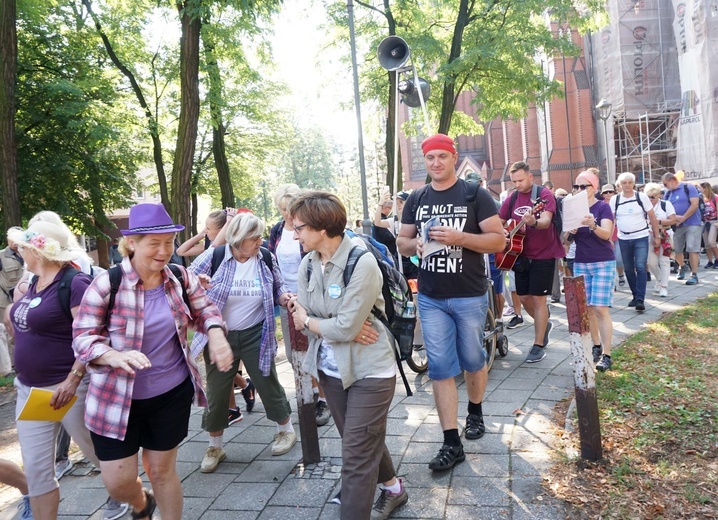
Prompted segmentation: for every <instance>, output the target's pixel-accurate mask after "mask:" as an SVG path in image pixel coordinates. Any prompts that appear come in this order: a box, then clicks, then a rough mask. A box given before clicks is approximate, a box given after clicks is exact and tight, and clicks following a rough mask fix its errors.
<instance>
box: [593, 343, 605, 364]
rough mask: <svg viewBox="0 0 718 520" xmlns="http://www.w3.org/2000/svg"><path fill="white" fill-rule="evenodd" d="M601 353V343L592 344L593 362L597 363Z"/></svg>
mask: <svg viewBox="0 0 718 520" xmlns="http://www.w3.org/2000/svg"><path fill="white" fill-rule="evenodd" d="M601 354H603V347H602V346H601V345H594V346H593V362H594V363H598V362H599V361H600V359H601Z"/></svg>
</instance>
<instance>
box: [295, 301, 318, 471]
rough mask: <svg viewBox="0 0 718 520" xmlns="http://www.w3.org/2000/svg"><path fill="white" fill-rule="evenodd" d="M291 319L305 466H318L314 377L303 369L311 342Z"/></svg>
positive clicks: (298, 409)
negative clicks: (296, 327)
mask: <svg viewBox="0 0 718 520" xmlns="http://www.w3.org/2000/svg"><path fill="white" fill-rule="evenodd" d="M287 317H288V318H289V338H287V340H288V341H289V342H290V346H291V352H292V359H290V360H289V361H290V362H291V363H292V370H293V371H294V385H295V387H296V389H297V411H298V413H299V433H300V435H301V441H302V459H303V462H304V464H316V463H318V462H319V461H320V454H319V432H318V431H317V414H316V407H315V404H314V392H313V390H312V376H311V374H309V373H307V372H305V371H304V369H302V363H304V359H305V358H306V357H307V349H308V348H309V342H308V341H307V337H306V336H305V335H304V334H302V333H301V332H299V331H298V330H296V329H295V328H294V319H293V318H292V313H291V312H289V313H287Z"/></svg>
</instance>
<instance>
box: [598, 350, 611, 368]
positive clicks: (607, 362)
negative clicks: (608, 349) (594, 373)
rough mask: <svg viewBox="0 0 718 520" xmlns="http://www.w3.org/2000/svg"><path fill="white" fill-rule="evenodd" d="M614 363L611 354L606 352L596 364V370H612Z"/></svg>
mask: <svg viewBox="0 0 718 520" xmlns="http://www.w3.org/2000/svg"><path fill="white" fill-rule="evenodd" d="M612 365H613V362H612V361H611V356H607V355H606V354H604V355H602V356H601V359H600V360H599V362H598V364H597V365H596V370H598V371H599V372H605V371H606V370H610V369H611V366H612Z"/></svg>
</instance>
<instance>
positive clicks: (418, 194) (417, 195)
mask: <svg viewBox="0 0 718 520" xmlns="http://www.w3.org/2000/svg"><path fill="white" fill-rule="evenodd" d="M428 186H429V185H428V184H424V185H423V186H422V187H421V188H417V189H416V191H414V193H413V194H412V195H414V197H413V199H414V203H413V204H412V205H411V215H412V216H413V217H414V220H416V210H417V209H419V206H420V205H421V199H422V198H424V195H426V190H428V189H429V188H428Z"/></svg>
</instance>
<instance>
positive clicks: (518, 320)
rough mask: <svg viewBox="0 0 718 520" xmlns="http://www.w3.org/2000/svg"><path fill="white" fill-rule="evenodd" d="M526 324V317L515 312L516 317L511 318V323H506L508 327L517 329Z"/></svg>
mask: <svg viewBox="0 0 718 520" xmlns="http://www.w3.org/2000/svg"><path fill="white" fill-rule="evenodd" d="M523 324H524V319H523V318H522V317H521V316H519V315H518V314H514V317H513V318H511V319H510V320H509V324H508V325H506V328H507V329H515V328H516V327H521V326H522V325H523Z"/></svg>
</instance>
